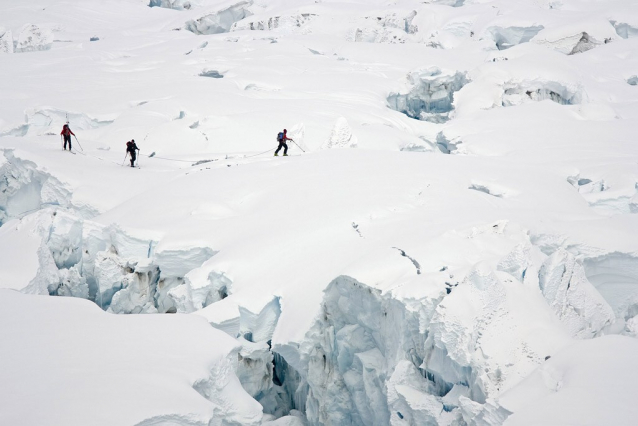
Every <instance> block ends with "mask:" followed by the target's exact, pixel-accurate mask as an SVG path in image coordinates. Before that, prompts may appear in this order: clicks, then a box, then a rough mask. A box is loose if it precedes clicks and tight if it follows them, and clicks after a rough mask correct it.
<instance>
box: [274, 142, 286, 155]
mask: <svg viewBox="0 0 638 426" xmlns="http://www.w3.org/2000/svg"><path fill="white" fill-rule="evenodd" d="M284 145H285V144H284V143H281V142H279V146H278V147H277V151H275V154H279V151H280V150H281V148H282V147H283V146H284Z"/></svg>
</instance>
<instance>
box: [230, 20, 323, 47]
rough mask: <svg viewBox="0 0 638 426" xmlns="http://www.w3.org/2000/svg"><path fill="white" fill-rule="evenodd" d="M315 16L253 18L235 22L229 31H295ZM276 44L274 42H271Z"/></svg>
mask: <svg viewBox="0 0 638 426" xmlns="http://www.w3.org/2000/svg"><path fill="white" fill-rule="evenodd" d="M316 16H317V15H316V14H313V13H301V14H296V15H283V16H272V17H270V18H268V19H260V20H257V19H255V18H253V19H251V20H249V19H245V20H243V21H240V22H236V23H235V24H234V25H233V27H232V29H231V31H246V30H251V31H271V30H275V29H278V28H281V29H287V30H296V29H299V28H302V27H303V26H304V25H305V24H307V23H308V22H310V21H311V20H312V19H313V18H315V17H316ZM273 42H276V41H273Z"/></svg>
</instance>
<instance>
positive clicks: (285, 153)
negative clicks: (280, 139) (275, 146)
mask: <svg viewBox="0 0 638 426" xmlns="http://www.w3.org/2000/svg"><path fill="white" fill-rule="evenodd" d="M282 145H283V146H284V155H288V144H287V143H285V142H284V143H283V144H282Z"/></svg>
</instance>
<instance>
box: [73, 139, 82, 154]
mask: <svg viewBox="0 0 638 426" xmlns="http://www.w3.org/2000/svg"><path fill="white" fill-rule="evenodd" d="M73 137H74V138H75V141H76V142H77V143H78V146H79V147H80V149H81V150H82V152H84V148H82V145H80V141H79V140H78V137H77V136H75V135H73Z"/></svg>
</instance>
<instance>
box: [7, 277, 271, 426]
mask: <svg viewBox="0 0 638 426" xmlns="http://www.w3.org/2000/svg"><path fill="white" fill-rule="evenodd" d="M0 295H1V297H0V321H1V322H2V323H3V324H8V323H9V322H12V323H17V324H20V327H19V328H16V327H2V328H0V338H1V339H2V341H3V342H4V349H3V351H2V360H3V363H4V364H5V367H4V368H3V369H2V371H0V378H1V380H2V382H3V383H4V384H5V386H3V388H2V389H4V390H3V391H0V394H1V397H2V400H3V401H4V402H3V409H2V410H0V422H1V423H3V424H38V425H60V424H93V425H122V426H124V425H133V424H148V425H150V424H188V425H195V424H197V425H199V424H242V425H258V424H259V423H260V420H261V407H260V406H259V404H257V403H256V402H255V401H254V400H252V399H251V398H250V397H249V396H248V395H247V394H246V392H245V391H244V390H243V389H242V387H241V385H240V383H239V381H238V379H237V377H236V375H235V373H234V365H235V364H236V359H237V347H236V342H235V341H234V340H233V339H231V338H229V337H228V336H226V335H225V334H224V333H222V332H220V331H217V330H215V329H213V328H211V327H210V326H209V325H208V324H207V323H206V322H205V321H203V320H202V319H200V318H197V317H193V316H185V315H184V316H122V317H118V316H114V315H109V314H106V313H104V312H101V311H100V310H99V309H98V308H97V307H96V306H95V305H93V304H92V303H89V302H86V301H83V300H78V299H67V298H48V297H41V296H32V295H23V294H20V293H17V292H13V291H10V290H0ZM60 329H63V330H64V333H60V332H59V330H60ZM25 334H26V335H29V336H30V338H29V339H27V340H25V339H24V335H25ZM148 337H151V338H148ZM27 370H28V371H29V374H24V372H25V371H27ZM61 383H64V386H61V385H60V384H61ZM34 400H36V401H39V402H38V404H39V409H37V410H34V409H33V407H32V404H31V402H30V401H34ZM65 401H67V402H68V401H74V403H73V404H72V407H69V405H68V404H65V403H64V402H65ZM105 401H108V403H105ZM133 401H134V403H132V402H133ZM113 407H118V409H117V410H114V409H113Z"/></svg>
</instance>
